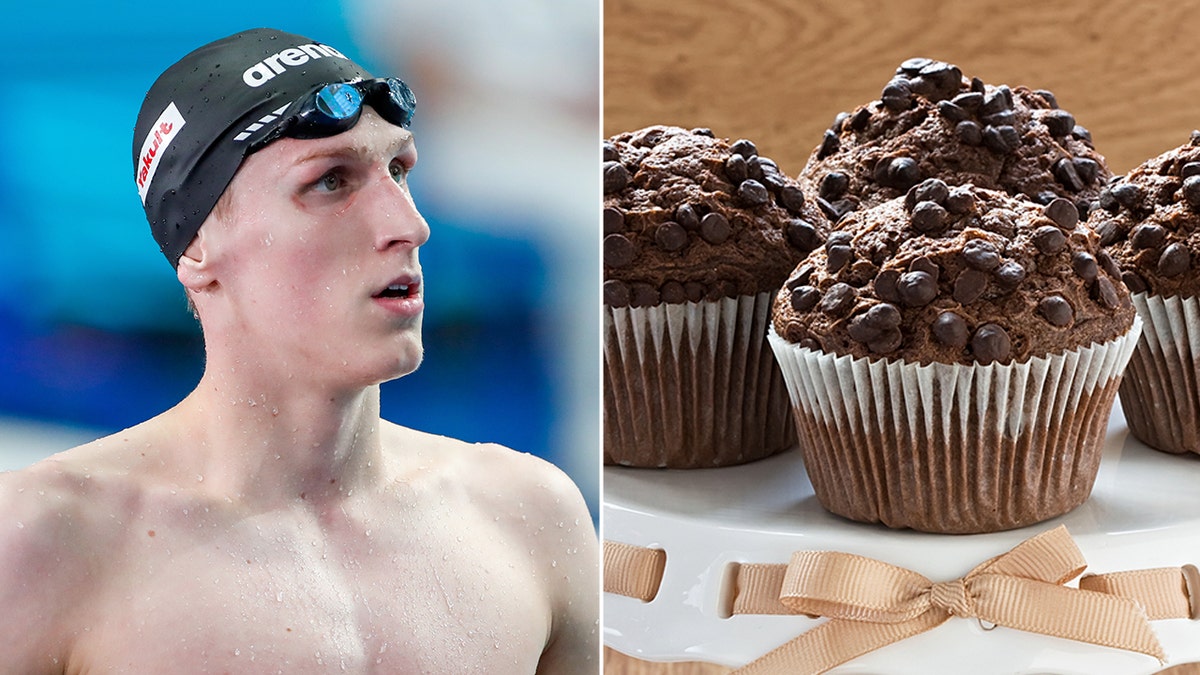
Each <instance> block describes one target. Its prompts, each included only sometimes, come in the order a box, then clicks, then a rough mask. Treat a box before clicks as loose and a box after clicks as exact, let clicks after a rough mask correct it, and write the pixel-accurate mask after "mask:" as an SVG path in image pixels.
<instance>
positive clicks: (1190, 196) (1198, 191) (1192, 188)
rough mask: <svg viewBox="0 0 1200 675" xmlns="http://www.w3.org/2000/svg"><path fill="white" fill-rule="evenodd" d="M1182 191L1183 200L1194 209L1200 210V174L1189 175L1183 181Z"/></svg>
mask: <svg viewBox="0 0 1200 675" xmlns="http://www.w3.org/2000/svg"><path fill="white" fill-rule="evenodd" d="M1180 192H1182V193H1183V201H1185V202H1187V205H1188V206H1190V207H1192V210H1193V211H1200V176H1188V178H1187V179H1186V180H1184V181H1183V187H1182V188H1180Z"/></svg>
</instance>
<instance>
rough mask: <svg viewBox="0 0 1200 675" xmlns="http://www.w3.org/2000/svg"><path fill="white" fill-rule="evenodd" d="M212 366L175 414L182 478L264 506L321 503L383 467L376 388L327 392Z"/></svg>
mask: <svg viewBox="0 0 1200 675" xmlns="http://www.w3.org/2000/svg"><path fill="white" fill-rule="evenodd" d="M262 380H263V378H256V377H254V376H253V374H251V373H236V372H232V371H229V370H224V371H223V370H220V369H217V368H213V367H212V363H211V362H210V364H209V368H208V369H206V371H205V374H204V377H203V378H201V381H200V384H199V385H198V386H197V387H196V389H195V391H193V392H192V393H191V394H190V395H189V396H188V397H187V398H186V399H185V400H184V401H183V402H182V403H180V405H179V406H177V408H176V409H175V410H173V411H172V413H171V414H172V415H173V416H174V420H175V426H176V427H177V428H178V429H179V431H180V432H181V434H182V435H183V436H182V437H183V438H186V439H187V440H186V442H183V443H181V444H180V446H179V447H181V448H187V450H186V452H188V453H189V454H190V456H188V457H180V458H178V459H177V461H178V465H179V466H181V467H187V470H188V471H189V473H194V476H189V475H185V478H187V479H190V480H193V481H196V482H198V483H204V490H205V491H206V492H207V491H211V492H212V493H214V494H222V495H225V496H228V497H231V498H235V499H237V500H239V501H247V502H261V503H263V504H271V503H276V504H279V503H284V502H288V501H292V500H295V499H304V500H310V501H322V500H327V499H336V498H338V497H340V496H345V495H348V494H350V493H351V492H352V491H353V490H354V489H355V488H356V487H359V486H365V485H367V484H369V483H370V482H371V481H372V478H373V477H374V476H376V475H378V472H379V471H380V470H381V469H382V466H381V461H380V460H381V451H380V442H379V424H380V422H379V387H378V386H371V387H367V388H365V389H357V390H353V391H330V390H329V389H323V388H318V387H313V386H311V384H301V383H299V382H296V381H295V380H286V381H285V382H282V383H280V382H278V381H271V382H264V381H262Z"/></svg>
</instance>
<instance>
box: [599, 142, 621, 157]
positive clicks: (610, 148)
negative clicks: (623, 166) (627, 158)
mask: <svg viewBox="0 0 1200 675" xmlns="http://www.w3.org/2000/svg"><path fill="white" fill-rule="evenodd" d="M602 147H603V148H604V150H603V153H602V154H603V155H604V161H605V162H616V161H620V159H621V155H620V153H618V152H617V146H616V144H614V143H610V142H609V141H605V142H604V145H603V146H602Z"/></svg>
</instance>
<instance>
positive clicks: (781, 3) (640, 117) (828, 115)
mask: <svg viewBox="0 0 1200 675" xmlns="http://www.w3.org/2000/svg"><path fill="white" fill-rule="evenodd" d="M1198 28H1200V0H1187V1H1181V2H1169V1H1166V0H1151V1H1148V2H1147V1H1135V0H1100V1H1094V2H1080V1H1071V2H1061V1H1054V0H1005V1H1000V0H986V1H984V2H938V1H935V0H900V1H895V2H865V1H863V0H819V1H809V2H804V1H796V0H742V1H736V2H735V1H723V0H604V134H605V135H606V136H611V135H614V134H617V133H620V132H623V131H630V130H634V129H638V128H641V127H644V126H648V125H651V124H674V125H677V126H682V127H688V128H690V127H697V126H705V127H709V128H711V129H712V130H713V131H714V132H715V133H716V134H717V135H718V136H721V137H727V138H731V139H736V138H748V139H750V140H752V141H754V142H755V143H756V144H757V145H758V148H759V152H760V153H761V154H762V155H764V156H767V157H771V158H773V159H775V161H776V162H777V163H778V164H779V166H780V168H782V169H783V170H784V171H785V172H786V173H788V174H789V175H793V176H794V175H796V174H798V173H799V172H800V169H801V168H802V167H803V165H804V162H805V161H806V159H807V158H808V155H809V153H810V152H811V151H812V149H813V148H814V147H815V146H816V145H817V144H818V143H819V142H820V140H821V135H822V133H824V130H825V129H826V128H828V127H829V125H830V124H831V123H832V122H833V118H834V116H835V115H837V113H838V112H841V111H850V110H852V109H854V107H856V106H857V105H860V104H863V103H866V102H868V101H871V100H874V99H877V98H878V97H879V92H880V91H881V90H882V89H883V85H884V84H886V83H887V81H888V79H889V78H890V77H891V75H892V73H893V72H894V71H895V68H896V66H897V65H899V64H900V62H901V61H903V60H904V59H906V58H909V57H912V56H926V57H930V58H936V59H940V60H943V61H949V62H951V63H955V64H957V65H958V66H959V67H960V68H961V69H962V70H963V73H964V74H966V75H967V76H968V77H971V76H975V77H979V78H981V79H983V80H984V81H985V82H987V83H989V84H1002V83H1004V84H1009V85H1014V86H1015V85H1026V86H1028V87H1030V88H1033V89H1049V90H1050V91H1053V92H1054V93H1055V95H1056V96H1057V98H1058V101H1059V104H1060V105H1061V106H1062V107H1063V108H1065V109H1066V110H1069V111H1070V112H1071V113H1072V114H1074V115H1075V119H1076V121H1077V122H1078V123H1079V124H1082V125H1083V126H1085V127H1087V128H1088V129H1089V130H1090V131H1091V132H1092V138H1093V140H1094V142H1095V145H1096V149H1097V150H1098V151H1099V152H1100V153H1101V154H1104V155H1105V156H1106V157H1107V158H1108V162H1109V166H1110V167H1111V168H1112V170H1113V171H1114V172H1115V173H1124V172H1126V171H1128V170H1129V169H1131V168H1133V167H1134V166H1136V165H1137V164H1139V163H1140V162H1142V161H1143V160H1146V159H1149V158H1150V157H1153V156H1155V155H1157V154H1159V153H1161V152H1164V151H1166V150H1169V149H1171V148H1173V147H1176V146H1178V145H1181V144H1183V143H1185V142H1186V141H1187V139H1188V135H1189V133H1190V132H1191V131H1192V130H1193V129H1197V128H1200V56H1197V54H1198V53H1200V48H1198V47H1197V45H1198V44H1200V39H1197V29H1198ZM606 656H607V657H608V658H606V665H605V673H606V675H648V674H650V673H654V674H655V675H666V674H668V673H669V674H670V675H701V674H703V675H709V674H711V673H719V672H725V671H726V669H717V668H711V667H709V668H705V667H701V666H695V667H690V666H686V665H674V666H669V667H668V666H662V665H655V664H647V663H643V662H637V661H634V660H633V659H629V658H627V657H623V656H622V655H619V654H616V653H615V652H611V651H608V652H606Z"/></svg>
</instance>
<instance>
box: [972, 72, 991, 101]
mask: <svg viewBox="0 0 1200 675" xmlns="http://www.w3.org/2000/svg"><path fill="white" fill-rule="evenodd" d="M971 91H973V92H975V93H977V94H979V95H980V97H981V98H980V100H981V101H982V100H983V99H982V96H983V92H985V91H987V85H986V84H984V83H983V80H981V79H979V78H978V77H972V78H971Z"/></svg>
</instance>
